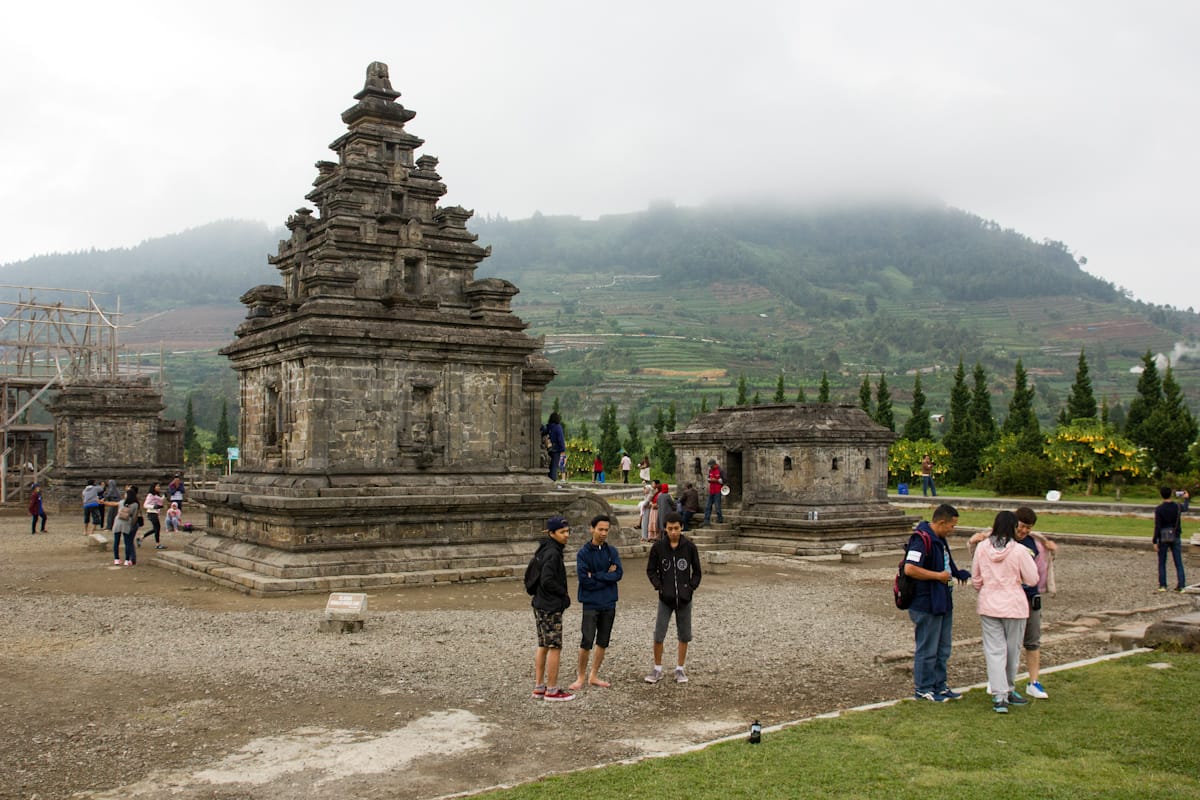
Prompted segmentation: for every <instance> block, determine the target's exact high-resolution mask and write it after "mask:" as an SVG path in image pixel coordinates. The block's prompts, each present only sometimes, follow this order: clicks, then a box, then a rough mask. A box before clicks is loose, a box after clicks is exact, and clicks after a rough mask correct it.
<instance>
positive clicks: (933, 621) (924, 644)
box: [908, 608, 954, 693]
mask: <svg viewBox="0 0 1200 800" xmlns="http://www.w3.org/2000/svg"><path fill="white" fill-rule="evenodd" d="M908 618H909V619H911V620H912V622H913V631H914V635H915V643H914V644H915V646H914V648H913V688H914V689H915V690H916V691H917V692H918V693H922V692H933V693H937V692H940V691H943V690H945V689H948V688H950V687H949V685H948V684H947V683H946V662H947V661H949V660H950V646H951V644H952V639H951V632H950V629H951V628H952V627H954V612H953V611H949V612H947V613H945V614H930V613H929V612H928V611H918V610H916V609H915V608H910V609H909V610H908Z"/></svg>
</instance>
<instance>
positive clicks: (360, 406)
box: [159, 62, 611, 595]
mask: <svg viewBox="0 0 1200 800" xmlns="http://www.w3.org/2000/svg"><path fill="white" fill-rule="evenodd" d="M399 96H400V93H399V92H397V91H396V90H394V89H393V88H392V84H391V80H390V78H389V76H388V69H387V65H386V64H382V63H379V62H376V63H373V64H371V65H370V66H369V67H368V68H367V78H366V83H365V85H364V86H363V88H362V91H360V92H359V93H358V94H356V95H354V98H355V100H356V101H357V102H356V103H355V104H354V105H353V106H351V107H350V108H348V109H346V111H344V112H343V113H342V121H343V122H344V123H345V124H346V126H347V130H346V132H345V133H343V134H342V135H341V136H340V137H338V138H337V139H336V140H335V141H334V142H333V143H332V144H331V145H330V149H331V150H333V151H334V152H335V153H336V154H337V160H336V161H321V162H319V163H318V164H317V165H316V168H317V177H316V180H315V181H314V183H313V189H312V190H311V191H310V192H309V193H308V194H307V195H306V197H307V199H308V200H309V201H311V202H312V204H313V205H314V206H315V208H316V213H315V214H314V213H313V210H312V209H309V208H301V209H298V210H297V211H296V213H295V214H294V215H293V216H291V217H290V218H289V219H288V221H287V227H288V230H289V231H290V234H291V235H290V237H289V238H287V239H285V240H283V241H281V242H280V243H279V250H278V253H277V254H276V255H275V256H273V257H271V258H270V262H271V263H272V264H273V265H274V266H275V267H276V268H277V269H278V270H279V274H280V278H281V282H280V284H278V285H275V284H270V285H263V286H257V287H254V288H252V289H250V290H249V291H247V292H246V293H245V294H244V295H243V296H242V302H243V303H244V304H245V305H246V307H247V314H246V320H245V322H243V323H242V324H241V325H240V326H239V327H238V329H237V331H236V340H235V341H233V342H232V343H230V344H229V345H228V346H226V347H225V348H224V349H223V350H222V351H221V352H222V353H223V354H224V355H226V356H227V357H228V358H229V359H230V361H231V363H232V365H233V369H234V370H235V371H236V372H237V374H238V382H239V388H240V392H241V403H240V405H241V421H240V428H239V442H240V448H241V459H240V463H239V465H238V469H237V471H236V472H234V473H233V474H232V475H230V476H227V477H225V478H224V479H222V480H221V481H219V482H218V483H217V485H216V487H215V488H212V489H204V490H198V491H194V492H193V493H192V494H191V495H190V496H189V499H190V500H195V501H197V502H198V503H199V504H200V505H201V506H202V507H203V509H204V512H205V534H206V535H204V536H202V537H199V538H197V539H196V540H194V541H193V542H192V543H191V544H189V545H188V548H187V551H186V553H183V554H178V553H174V552H171V553H167V554H165V555H163V556H160V557H159V563H162V564H164V565H166V566H168V567H172V568H176V569H179V570H181V571H187V572H191V573H193V574H197V573H198V574H201V575H203V576H204V577H207V578H209V579H212V580H214V581H216V582H218V583H223V584H225V585H228V586H231V587H233V588H236V589H239V590H240V591H244V592H247V593H249V594H256V595H272V594H278V593H288V592H324V591H330V590H338V589H354V588H363V587H368V586H383V585H389V584H397V583H418V582H434V581H447V582H450V581H470V580H482V579H487V578H504V577H513V576H514V575H515V574H518V573H519V571H520V570H523V569H524V564H525V562H526V561H527V560H528V557H529V554H530V553H532V552H533V549H534V547H535V542H536V540H537V539H538V538H540V537H541V536H542V535H543V534H542V528H543V526H544V524H545V521H546V520H547V519H548V518H549V517H551V516H554V515H556V514H560V513H561V514H565V515H566V516H567V517H568V518H569V519H571V521H572V523H573V524H575V525H576V526H577V527H578V526H580V525H581V523H582V522H583V521H585V520H586V519H587V517H588V516H589V515H590V514H594V513H599V512H607V513H611V509H609V506H608V504H607V503H605V502H604V501H603V500H601V499H600V498H598V497H595V496H592V495H587V494H586V493H571V492H562V491H559V490H557V489H556V488H555V487H554V485H553V484H552V483H551V482H550V480H549V477H548V476H547V475H546V473H545V472H544V471H543V469H542V467H541V466H540V463H539V462H540V455H541V438H540V436H539V434H538V430H539V424H540V421H541V420H540V417H541V406H542V392H543V390H544V389H545V387H546V385H547V384H548V383H549V382H550V380H551V379H552V378H553V377H554V369H553V367H552V366H551V365H550V362H549V361H548V360H547V359H546V357H545V356H544V355H543V354H542V340H541V339H539V338H535V337H533V336H530V335H529V334H527V333H526V332H525V327H526V325H525V323H524V322H523V321H522V320H521V319H520V318H519V317H517V316H516V315H515V314H514V313H513V312H512V307H511V301H512V298H513V296H514V295H516V294H517V291H518V290H517V287H516V286H514V285H513V284H511V283H509V282H508V281H505V280H501V279H499V278H483V279H476V278H475V269H476V267H477V266H478V265H479V262H480V261H482V260H483V259H484V258H486V257H487V256H488V254H489V252H490V248H483V247H480V246H479V245H477V244H476V243H475V240H476V237H475V235H474V234H472V233H471V232H470V231H469V230H468V229H467V220H469V219H470V217H471V213H472V212H470V211H468V210H466V209H464V208H462V207H461V206H450V207H443V206H441V205H439V204H438V201H439V199H440V198H441V197H442V196H443V195H445V194H446V186H445V184H443V183H442V182H441V176H440V175H438V172H437V166H438V160H437V159H436V158H434V157H433V156H429V155H423V156H420V157H416V156H415V155H414V151H416V150H417V148H419V147H420V146H421V145H422V144H424V142H423V140H421V139H419V138H418V137H416V136H414V135H413V134H411V133H409V132H408V131H407V130H405V125H406V123H408V122H409V121H410V120H412V119H413V117H415V116H416V114H415V112H413V111H411V110H409V109H406V108H405V107H404V106H403V105H401V104H400V103H398V102H396V101H397V98H398V97H399ZM581 530H582V529H581Z"/></svg>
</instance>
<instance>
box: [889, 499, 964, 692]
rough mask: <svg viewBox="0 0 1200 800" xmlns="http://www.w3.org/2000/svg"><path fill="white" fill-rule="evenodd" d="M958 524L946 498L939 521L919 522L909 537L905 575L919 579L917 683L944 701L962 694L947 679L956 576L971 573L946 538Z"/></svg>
mask: <svg viewBox="0 0 1200 800" xmlns="http://www.w3.org/2000/svg"><path fill="white" fill-rule="evenodd" d="M957 525H958V509H956V508H955V507H954V506H952V505H947V504H946V503H943V504H941V505H940V506H938V507H937V508H935V509H934V510H933V520H932V521H930V522H924V521H922V522H921V523H920V524H919V525H917V527H916V530H914V531H913V534H912V536H911V537H909V540H908V550H907V553H906V555H905V557H904V562H905V563H904V574H905V575H907V576H909V577H910V578H914V579H916V581H917V591H916V594H915V595H914V596H913V601H912V605H911V606H909V609H908V617H909V619H911V620H912V623H913V631H914V636H915V646H914V647H913V687H914V690H915V693H914V695H913V696H914V697H915V698H916V699H917V700H932V701H933V702H936V703H944V702H945V701H947V700H958V699H959V698H960V697H962V695H961V694H959V693H958V692H956V691H954V690H952V689H951V688H950V685H949V683H947V681H946V662H948V661H949V660H950V646H951V642H952V630H951V629H952V628H953V627H954V600H953V597H952V589H953V585H954V581H955V580H957V581H958V582H959V583H960V584H962V583H966V582H967V581H968V580H969V579H970V577H971V573H970V572H968V571H967V570H965V569H959V568H958V565H957V564H955V563H954V559H953V558H952V557H951V556H950V545H949V544H947V542H946V537H947V536H949V535H950V534H951V533H953V532H954V528H955V527H957Z"/></svg>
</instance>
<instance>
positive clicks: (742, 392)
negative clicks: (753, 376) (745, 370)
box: [737, 374, 749, 406]
mask: <svg viewBox="0 0 1200 800" xmlns="http://www.w3.org/2000/svg"><path fill="white" fill-rule="evenodd" d="M747 402H749V401H748V400H747V398H746V376H745V374H742V375H739V376H738V382H737V404H738V405H739V406H744V405H746V403H747Z"/></svg>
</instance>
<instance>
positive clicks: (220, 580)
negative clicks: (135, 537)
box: [152, 551, 574, 597]
mask: <svg viewBox="0 0 1200 800" xmlns="http://www.w3.org/2000/svg"><path fill="white" fill-rule="evenodd" d="M152 563H154V564H155V565H156V566H160V567H163V568H165V569H169V570H171V571H173V572H178V573H180V574H184V575H192V576H195V577H203V578H205V579H207V580H209V581H212V582H213V583H216V584H219V585H221V586H225V587H228V588H230V589H236V590H238V591H240V592H243V593H245V594H249V595H252V596H254V597H277V596H280V595H284V594H312V593H322V592H336V591H342V590H361V589H369V588H374V587H382V586H398V585H407V586H420V585H432V584H436V583H476V582H479V581H488V580H517V579H519V578H520V577H521V576H523V575H524V574H525V564H516V565H502V566H488V567H464V568H461V569H431V570H416V571H412V572H380V573H373V574H369V575H330V576H322V577H312V578H277V577H274V576H271V575H264V574H262V573H260V572H254V571H253V570H248V569H242V568H240V567H232V566H229V565H228V564H223V563H221V562H219V561H213V560H211V559H207V558H204V557H202V556H197V555H193V554H191V553H186V552H181V551H156V552H155V557H154V559H153V561H152ZM568 572H574V564H571V565H569V569H568Z"/></svg>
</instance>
